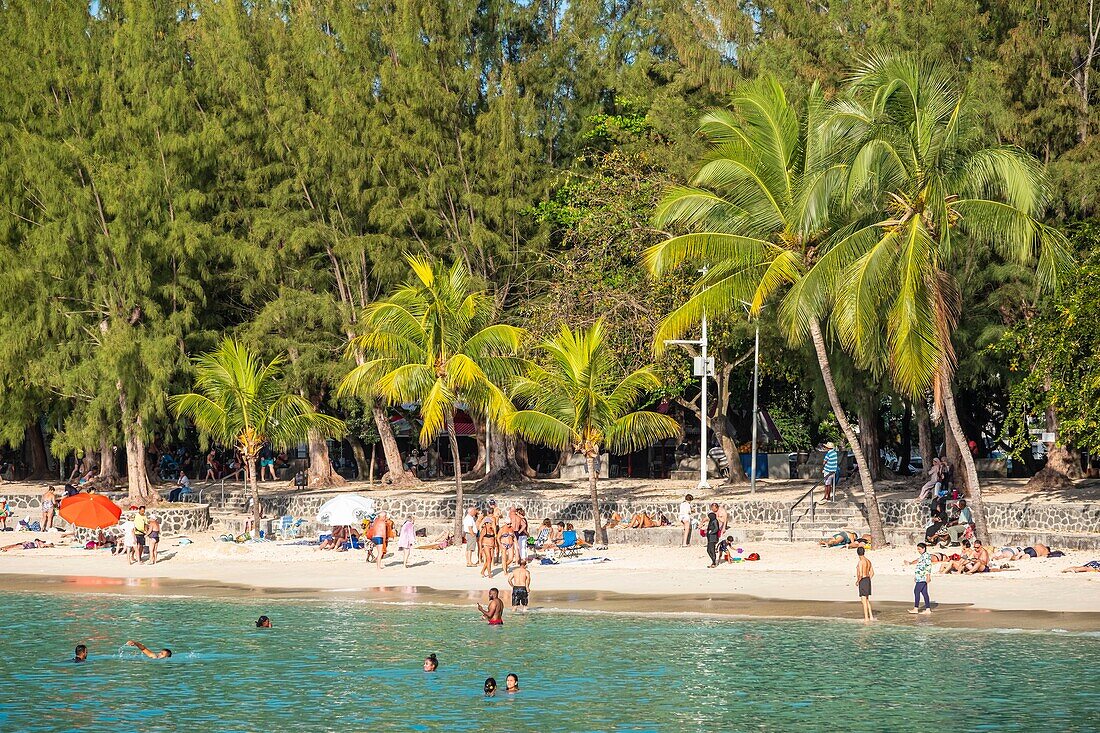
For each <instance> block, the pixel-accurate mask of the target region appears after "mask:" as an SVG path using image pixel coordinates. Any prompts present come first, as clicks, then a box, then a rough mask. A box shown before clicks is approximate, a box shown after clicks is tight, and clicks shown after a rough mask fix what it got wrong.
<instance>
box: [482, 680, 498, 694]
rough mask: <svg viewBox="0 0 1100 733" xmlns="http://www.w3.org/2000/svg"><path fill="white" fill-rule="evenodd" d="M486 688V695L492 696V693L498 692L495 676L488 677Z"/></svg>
mask: <svg viewBox="0 0 1100 733" xmlns="http://www.w3.org/2000/svg"><path fill="white" fill-rule="evenodd" d="M484 689H485V696H486V697H491V696H492V695H494V694H496V691H497V681H496V678H495V677H488V678H486V680H485V688H484Z"/></svg>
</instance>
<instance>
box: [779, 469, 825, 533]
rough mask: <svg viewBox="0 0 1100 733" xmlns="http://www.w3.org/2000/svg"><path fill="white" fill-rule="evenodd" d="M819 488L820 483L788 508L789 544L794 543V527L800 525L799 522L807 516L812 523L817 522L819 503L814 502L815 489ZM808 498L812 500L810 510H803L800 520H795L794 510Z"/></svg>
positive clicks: (799, 516)
mask: <svg viewBox="0 0 1100 733" xmlns="http://www.w3.org/2000/svg"><path fill="white" fill-rule="evenodd" d="M818 486H821V482H820V481H818V482H817V483H816V484H814V485H813V486H811V487H810V490H809V491H807V492H806V493H805V494H803V495H802V496H800V497H799V498H798V501H796V502H795V503H794V504H791V505H790V506H789V507H788V508H787V541H788V542H794V525H796V524H798V522H800V521H802V518H803V517H805V516H806V515H807V514H809V515H810V521H811V522H816V521H817V502H815V501H814V489H816V488H817V487H818ZM806 497H809V498H810V508H809V509H806V510H803V512H802V513H801V514H799V515H798V519H795V518H794V510H795V509H797V508H798V505H799V504H801V503H802V502H804V501H805V500H806Z"/></svg>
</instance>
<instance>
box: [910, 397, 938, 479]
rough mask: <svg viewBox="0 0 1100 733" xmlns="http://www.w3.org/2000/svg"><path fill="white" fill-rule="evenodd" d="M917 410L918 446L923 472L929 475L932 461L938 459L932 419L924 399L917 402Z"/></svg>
mask: <svg viewBox="0 0 1100 733" xmlns="http://www.w3.org/2000/svg"><path fill="white" fill-rule="evenodd" d="M915 407H916V408H917V444H918V445H919V446H920V448H919V450H920V460H921V464H922V466H923V469H922V472H923V473H925V474H927V473H928V471H929V470H931V468H932V459H933V458H935V457H936V443H935V441H934V440H933V438H932V417H931V415H929V414H928V405H926V404H925V403H924V397H921V398H920V399H919V400H917V401H916V405H915Z"/></svg>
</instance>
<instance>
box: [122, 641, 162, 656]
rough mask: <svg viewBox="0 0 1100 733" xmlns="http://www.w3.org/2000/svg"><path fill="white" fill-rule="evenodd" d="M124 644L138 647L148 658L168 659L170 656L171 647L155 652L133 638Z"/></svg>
mask: <svg viewBox="0 0 1100 733" xmlns="http://www.w3.org/2000/svg"><path fill="white" fill-rule="evenodd" d="M126 646H136V647H137V648H138V649H140V650H141V653H142V654H144V655H145V656H147V657H149V658H150V659H168V658H169V657H171V656H172V650H171V649H161V650H160V651H159V652H155V651H153V650H152V649H150V648H149V647H147V646H145V645H144V644H142V643H141V642H140V641H134V640H133V639H130V640H129V641H128V642H126Z"/></svg>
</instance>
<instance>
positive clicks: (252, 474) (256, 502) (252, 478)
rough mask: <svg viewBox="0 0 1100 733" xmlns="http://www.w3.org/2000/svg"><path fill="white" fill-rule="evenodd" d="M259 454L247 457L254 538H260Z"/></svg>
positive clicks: (246, 467)
mask: <svg viewBox="0 0 1100 733" xmlns="http://www.w3.org/2000/svg"><path fill="white" fill-rule="evenodd" d="M258 455H259V454H258V453H253V454H250V455H247V456H245V461H244V465H245V472H246V473H247V474H248V485H249V486H250V487H251V488H252V537H253V539H259V538H260V516H261V514H262V513H263V512H262V511H261V510H260V482H259V481H258V480H257V477H256V457H257V456H258Z"/></svg>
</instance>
